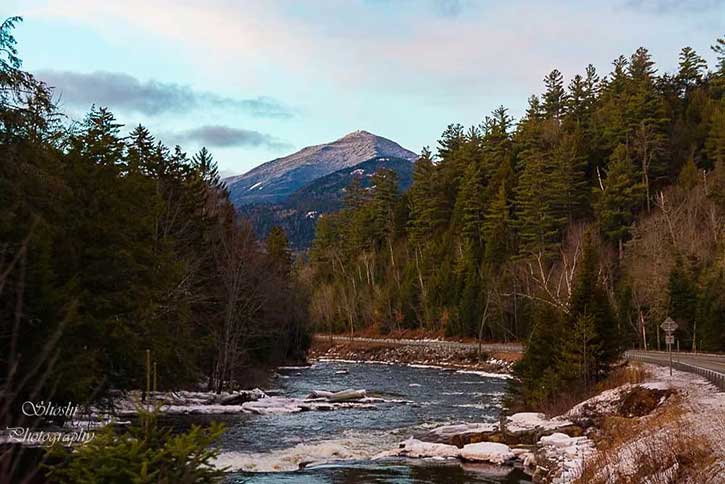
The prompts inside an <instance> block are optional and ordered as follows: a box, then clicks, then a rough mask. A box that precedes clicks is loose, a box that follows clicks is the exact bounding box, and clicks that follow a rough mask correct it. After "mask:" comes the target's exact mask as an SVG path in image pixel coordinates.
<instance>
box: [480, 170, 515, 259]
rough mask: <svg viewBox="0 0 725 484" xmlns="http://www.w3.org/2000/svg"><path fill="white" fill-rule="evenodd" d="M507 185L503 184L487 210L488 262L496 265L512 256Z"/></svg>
mask: <svg viewBox="0 0 725 484" xmlns="http://www.w3.org/2000/svg"><path fill="white" fill-rule="evenodd" d="M510 210H511V209H510V205H509V202H508V192H507V190H506V185H505V183H501V185H500V186H499V189H498V192H497V193H496V196H495V197H494V198H493V200H492V201H491V203H490V204H489V205H488V208H487V209H486V214H485V216H484V221H483V234H484V239H485V241H486V260H488V261H490V262H491V263H492V264H494V265H500V264H502V263H503V262H505V260H506V257H507V256H509V255H510V254H511V249H512V248H511V239H512V229H513V227H512V221H511V214H510Z"/></svg>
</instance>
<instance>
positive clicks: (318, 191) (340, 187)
mask: <svg viewBox="0 0 725 484" xmlns="http://www.w3.org/2000/svg"><path fill="white" fill-rule="evenodd" d="M380 169H389V170H393V171H395V172H396V173H397V175H398V187H399V189H400V190H401V191H405V190H407V189H408V188H409V187H410V185H411V183H412V181H413V163H412V162H411V160H410V159H404V158H395V157H390V156H378V157H375V158H372V159H369V160H366V161H363V162H362V163H358V164H357V165H354V166H351V167H348V168H343V169H341V170H337V171H335V172H333V173H330V174H329V175H325V176H323V177H320V178H318V179H316V180H313V181H312V182H310V183H308V184H307V185H305V186H303V187H301V188H300V189H298V190H297V191H295V192H294V193H292V194H291V195H290V196H289V197H288V198H287V199H286V200H285V201H284V202H281V203H276V204H269V203H256V204H248V205H243V206H240V207H238V210H239V212H240V214H242V215H243V216H245V217H247V218H248V219H249V220H251V222H252V224H253V226H254V228H255V231H256V232H257V234H258V235H259V236H260V237H265V236H266V234H267V233H269V231H270V230H271V228H272V227H274V226H275V225H279V226H281V227H282V228H283V229H284V230H285V232H286V233H287V237H288V238H289V240H290V244H291V245H292V246H293V247H294V248H295V249H305V248H307V247H309V246H310V244H311V243H312V240H313V239H314V236H315V224H316V223H317V219H318V218H319V217H320V216H321V215H323V214H325V213H329V212H334V211H337V210H340V209H341V208H342V206H343V202H344V199H345V192H346V188H347V187H348V186H349V185H350V183H351V182H352V180H353V179H354V178H359V179H360V184H361V186H362V187H363V188H371V187H372V176H373V175H374V174H375V172H376V171H378V170H380Z"/></svg>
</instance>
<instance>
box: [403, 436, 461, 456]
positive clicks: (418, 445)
mask: <svg viewBox="0 0 725 484" xmlns="http://www.w3.org/2000/svg"><path fill="white" fill-rule="evenodd" d="M394 455H399V456H405V457H413V458H425V457H443V458H457V457H460V455H461V449H459V448H458V447H456V446H455V445H448V444H436V443H433V442H423V441H421V440H418V439H414V438H412V437H411V438H409V439H408V440H406V441H403V442H401V443H400V449H399V450H398V451H397V452H395V453H394Z"/></svg>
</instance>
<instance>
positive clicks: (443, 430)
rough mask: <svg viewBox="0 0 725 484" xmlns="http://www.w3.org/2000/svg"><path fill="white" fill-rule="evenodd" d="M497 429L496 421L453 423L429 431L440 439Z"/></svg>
mask: <svg viewBox="0 0 725 484" xmlns="http://www.w3.org/2000/svg"><path fill="white" fill-rule="evenodd" d="M497 430H498V424H497V423H463V424H455V425H442V426H440V427H436V428H434V429H432V430H431V431H430V433H431V434H433V435H435V436H436V437H438V438H441V439H450V438H453V437H456V436H466V435H469V434H482V433H487V432H496V431H497Z"/></svg>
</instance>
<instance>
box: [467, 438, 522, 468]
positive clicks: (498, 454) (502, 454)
mask: <svg viewBox="0 0 725 484" xmlns="http://www.w3.org/2000/svg"><path fill="white" fill-rule="evenodd" d="M461 458H463V459H465V460H471V461H477V462H490V463H491V464H503V463H504V462H506V461H507V460H509V459H513V458H514V453H513V452H511V449H510V448H509V446H508V445H506V444H499V443H498V442H478V443H476V444H468V445H464V446H463V449H461Z"/></svg>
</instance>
